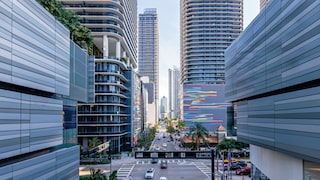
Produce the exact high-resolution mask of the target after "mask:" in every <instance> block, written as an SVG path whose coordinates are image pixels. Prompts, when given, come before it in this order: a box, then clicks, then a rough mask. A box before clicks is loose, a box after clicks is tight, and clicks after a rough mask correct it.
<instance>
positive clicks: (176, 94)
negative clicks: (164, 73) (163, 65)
mask: <svg viewBox="0 0 320 180" xmlns="http://www.w3.org/2000/svg"><path fill="white" fill-rule="evenodd" d="M168 73H169V76H168V77H169V81H168V82H169V86H168V87H169V91H168V92H169V118H171V119H176V118H179V119H180V98H181V97H180V90H181V85H180V71H179V69H178V68H177V67H176V66H174V67H173V68H172V69H169V70H168Z"/></svg>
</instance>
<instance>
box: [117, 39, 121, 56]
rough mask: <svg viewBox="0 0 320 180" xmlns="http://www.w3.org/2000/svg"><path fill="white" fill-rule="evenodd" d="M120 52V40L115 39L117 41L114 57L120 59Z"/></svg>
mask: <svg viewBox="0 0 320 180" xmlns="http://www.w3.org/2000/svg"><path fill="white" fill-rule="evenodd" d="M120 53H121V47H120V41H117V43H116V58H117V59H120Z"/></svg>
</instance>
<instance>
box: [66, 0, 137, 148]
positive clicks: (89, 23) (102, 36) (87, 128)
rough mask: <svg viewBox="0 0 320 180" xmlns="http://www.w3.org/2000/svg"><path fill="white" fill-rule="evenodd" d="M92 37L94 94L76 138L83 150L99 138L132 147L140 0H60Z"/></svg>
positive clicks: (81, 112) (82, 110) (81, 111)
mask: <svg viewBox="0 0 320 180" xmlns="http://www.w3.org/2000/svg"><path fill="white" fill-rule="evenodd" d="M61 1H62V3H63V4H64V7H65V8H66V9H67V10H72V11H74V12H75V13H76V14H77V15H78V16H79V19H80V23H81V24H83V25H85V26H86V27H88V28H89V29H90V30H91V31H92V34H93V36H94V47H93V52H94V55H95V61H94V62H95V77H94V84H95V89H94V93H95V99H94V102H92V103H84V104H79V107H78V121H79V125H78V138H79V143H80V144H81V145H82V148H83V150H87V149H88V144H89V143H88V141H89V139H91V138H93V137H98V138H99V139H100V140H101V141H102V142H106V141H110V147H111V150H112V151H114V152H120V151H123V150H128V149H131V147H132V146H133V144H132V143H133V142H132V121H131V118H132V111H131V104H132V103H131V101H132V98H131V95H132V92H131V91H132V89H134V88H132V85H131V84H130V83H132V82H131V81H129V79H131V75H132V73H131V71H132V69H134V68H136V67H137V0H130V1H127V0H104V1H99V0H87V1H86V0H84V1H71V0H61Z"/></svg>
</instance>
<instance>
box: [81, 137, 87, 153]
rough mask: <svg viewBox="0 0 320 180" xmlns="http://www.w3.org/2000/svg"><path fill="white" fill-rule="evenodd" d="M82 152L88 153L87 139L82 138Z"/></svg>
mask: <svg viewBox="0 0 320 180" xmlns="http://www.w3.org/2000/svg"><path fill="white" fill-rule="evenodd" d="M82 148H83V149H82V150H83V152H85V151H88V138H86V137H85V138H83V139H82Z"/></svg>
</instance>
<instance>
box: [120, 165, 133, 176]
mask: <svg viewBox="0 0 320 180" xmlns="http://www.w3.org/2000/svg"><path fill="white" fill-rule="evenodd" d="M134 166H135V164H122V166H121V167H120V168H119V169H118V171H117V177H119V178H120V179H121V178H125V179H126V178H127V177H128V176H129V175H130V174H131V172H132V170H133V168H134Z"/></svg>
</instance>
